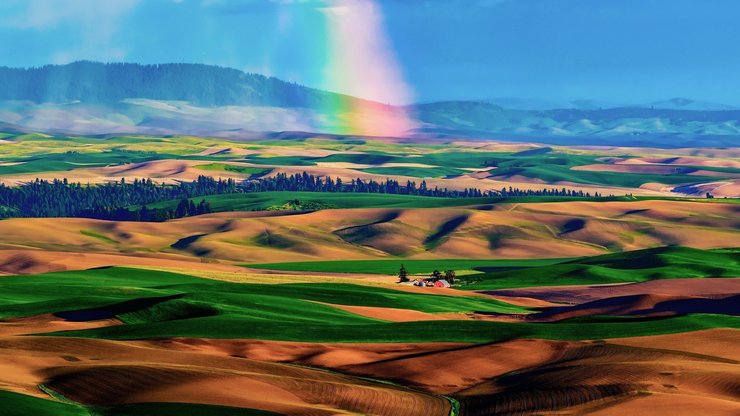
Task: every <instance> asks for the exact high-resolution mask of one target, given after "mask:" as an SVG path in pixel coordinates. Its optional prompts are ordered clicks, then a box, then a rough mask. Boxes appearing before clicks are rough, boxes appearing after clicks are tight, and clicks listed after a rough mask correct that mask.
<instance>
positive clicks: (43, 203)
mask: <svg viewBox="0 0 740 416" xmlns="http://www.w3.org/2000/svg"><path fill="white" fill-rule="evenodd" d="M270 191H292V192H345V193H371V194H397V195H417V196H428V197H439V198H470V197H501V196H503V197H508V196H560V197H591V196H592V195H591V194H590V193H588V192H585V193H584V192H583V191H575V190H569V189H565V188H563V189H542V190H537V191H535V190H522V189H518V188H512V187H509V188H503V189H501V190H500V191H497V190H492V191H482V190H480V189H477V188H466V189H463V190H457V189H448V188H439V187H437V186H434V187H430V186H429V185H428V184H427V182H426V181H421V182H420V183H419V184H418V185H417V183H416V182H414V181H407V182H406V183H405V184H403V185H402V184H401V183H399V182H398V181H397V180H394V179H386V180H385V181H380V182H378V181H375V180H363V179H359V178H358V179H352V180H350V181H342V179H341V178H332V177H329V176H327V177H322V176H316V175H312V174H309V173H307V172H303V173H296V174H292V175H288V174H285V173H279V174H277V175H275V176H272V177H262V178H256V179H250V180H246V181H243V182H237V181H235V180H233V179H214V178H212V177H208V176H199V177H198V178H197V179H196V180H195V181H192V182H179V183H177V184H175V185H166V184H157V183H154V182H153V181H152V180H151V179H142V180H140V179H134V180H133V181H129V182H127V181H126V180H124V179H121V180H120V181H116V182H109V183H106V184H102V185H90V184H82V183H79V182H76V183H75V182H68V181H67V179H55V180H53V181H46V180H40V179H36V180H34V181H32V182H29V183H27V184H23V185H20V186H14V187H9V186H5V185H3V184H0V218H10V217H83V218H97V219H107V220H120V221H165V220H168V219H174V218H182V217H187V216H191V215H201V214H205V213H209V212H212V208H211V206H210V205H209V204H208V202H207V201H206V200H205V199H203V200H201V201H200V202H199V203H195V202H193V201H192V199H193V198H198V197H204V196H208V195H220V194H235V193H250V192H270ZM593 196H595V197H599V196H600V195H599V194H598V193H596V194H595V195H593ZM176 200H179V203H178V204H177V205H176V206H174V207H172V206H171V204H168V206H170V207H169V208H167V207H156V206H155V207H152V206H151V205H153V204H158V203H163V202H166V201H176Z"/></svg>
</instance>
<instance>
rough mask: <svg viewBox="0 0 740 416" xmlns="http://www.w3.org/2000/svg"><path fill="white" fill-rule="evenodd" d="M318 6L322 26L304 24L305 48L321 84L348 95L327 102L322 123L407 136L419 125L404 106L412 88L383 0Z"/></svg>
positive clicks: (343, 130) (345, 130)
mask: <svg viewBox="0 0 740 416" xmlns="http://www.w3.org/2000/svg"><path fill="white" fill-rule="evenodd" d="M285 9H286V10H287V9H289V10H291V12H293V13H295V11H292V10H296V8H290V7H287V8H285ZM286 10H284V12H285V11H286ZM317 10H318V11H319V12H320V13H321V20H320V22H321V23H320V24H319V27H316V26H313V27H306V26H303V27H301V28H300V29H301V31H302V33H306V37H305V41H304V44H303V45H302V46H303V47H304V52H307V53H309V54H310V56H311V59H312V60H313V61H314V64H315V65H317V66H318V67H319V68H320V69H321V71H320V73H321V80H319V82H318V85H317V86H318V87H319V88H321V89H323V90H327V91H340V92H342V93H344V94H347V95H345V96H339V97H336V96H333V98H327V99H326V100H324V102H322V104H321V110H320V111H319V113H320V114H317V119H318V120H319V121H318V123H317V124H318V126H317V127H318V128H320V129H322V130H324V131H327V132H331V133H337V134H358V135H370V136H403V135H405V134H406V133H407V132H408V131H409V130H410V129H413V128H415V127H417V126H418V124H417V123H416V122H415V121H414V120H413V119H412V118H411V117H410V116H409V114H408V113H407V111H406V110H405V109H404V108H403V107H400V106H399V105H401V104H406V103H409V102H411V99H412V92H411V88H410V87H409V86H408V84H407V83H406V82H405V81H404V77H403V73H402V71H401V69H400V66H399V65H398V61H397V59H396V57H395V54H394V50H393V47H392V45H391V43H390V41H389V39H388V37H387V35H386V32H385V28H384V22H383V11H382V8H381V7H380V5H379V3H378V2H377V1H376V0H324V1H323V2H322V4H321V6H320V7H318V8H317ZM294 17H297V19H292V18H291V17H286V16H282V17H281V20H283V21H292V22H296V21H301V20H302V19H300V16H294ZM312 23H314V24H315V23H316V21H315V20H313V21H312ZM353 97H361V98H362V99H357V98H353Z"/></svg>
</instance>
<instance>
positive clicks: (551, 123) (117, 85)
mask: <svg viewBox="0 0 740 416" xmlns="http://www.w3.org/2000/svg"><path fill="white" fill-rule="evenodd" d="M552 105H555V106H558V107H559V106H560V105H559V104H558V103H553V102H548V101H542V100H528V99H517V98H507V99H498V100H469V101H441V102H431V103H423V104H413V105H408V106H403V107H399V106H388V105H385V104H381V103H377V102H373V101H368V100H364V99H361V98H357V97H351V96H348V95H342V94H337V93H333V92H327V91H322V90H319V89H315V88H309V87H305V86H302V85H298V84H295V83H290V82H285V81H282V80H279V79H277V78H270V77H265V76H263V75H258V74H249V73H245V72H242V71H239V70H236V69H230V68H223V67H217V66H210V65H201V64H161V65H139V64H128V63H121V64H102V63H96V62H75V63H71V64H67V65H48V66H44V67H40V68H27V69H23V68H7V67H0V126H2V125H5V126H6V127H5V128H12V129H21V130H30V131H40V132H51V133H65V134H93V135H95V134H122V133H126V134H129V133H133V134H191V135H202V136H219V137H230V138H247V137H255V135H263V134H264V133H266V132H268V133H269V132H283V131H303V132H313V133H335V134H343V135H353V134H370V135H378V134H374V133H364V132H362V133H360V132H358V131H356V130H355V131H353V130H352V127H353V124H356V123H357V121H358V120H360V119H362V120H363V123H364V124H365V125H370V126H383V124H384V123H387V122H388V121H391V122H393V121H394V120H395V117H397V116H400V117H401V118H406V117H410V120H412V121H413V122H412V123H409V125H410V126H411V127H406V128H405V130H401V131H400V134H399V135H402V136H416V137H422V138H442V139H444V138H456V137H465V138H471V139H499V140H510V141H528V142H540V143H548V144H557V145H575V144H577V145H604V146H645V147H738V146H739V144H740V109H734V108H732V107H729V106H723V105H719V104H712V103H705V102H701V101H695V100H690V99H685V98H675V99H671V100H666V101H663V102H654V103H649V104H646V105H633V106H619V105H617V104H609V103H606V102H600V101H595V100H578V101H572V102H570V103H566V105H567V106H570V108H555V109H551V108H547V107H550V106H552ZM612 105H616V107H611V106H612ZM510 107H522V108H510ZM526 107H532V108H526ZM726 107H729V108H726ZM706 108H710V109H711V110H706ZM358 109H359V110H358ZM382 134H383V133H379V135H382Z"/></svg>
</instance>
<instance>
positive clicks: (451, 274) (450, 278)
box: [445, 270, 456, 284]
mask: <svg viewBox="0 0 740 416" xmlns="http://www.w3.org/2000/svg"><path fill="white" fill-rule="evenodd" d="M455 276H456V275H455V271H454V270H445V280H447V283H449V284H454V283H455Z"/></svg>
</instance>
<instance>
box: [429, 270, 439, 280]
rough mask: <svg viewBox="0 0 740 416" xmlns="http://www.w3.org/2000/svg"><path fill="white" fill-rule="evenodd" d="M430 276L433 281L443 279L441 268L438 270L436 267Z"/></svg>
mask: <svg viewBox="0 0 740 416" xmlns="http://www.w3.org/2000/svg"><path fill="white" fill-rule="evenodd" d="M429 277H430V278H431V279H432V280H433V281H435V282H436V281H437V280H439V279H441V278H442V272H440V271H439V270H437V269H434V271H433V272H432V275H431V276H429Z"/></svg>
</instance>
